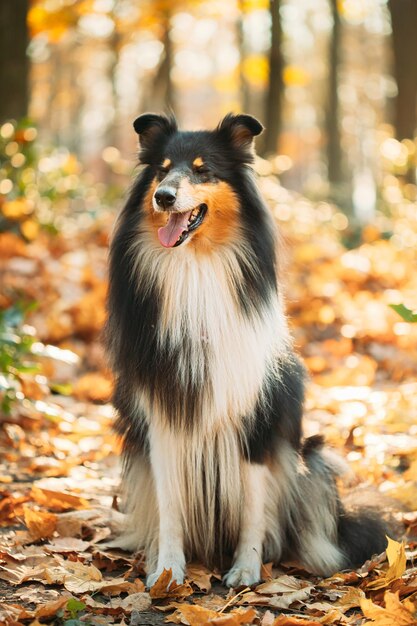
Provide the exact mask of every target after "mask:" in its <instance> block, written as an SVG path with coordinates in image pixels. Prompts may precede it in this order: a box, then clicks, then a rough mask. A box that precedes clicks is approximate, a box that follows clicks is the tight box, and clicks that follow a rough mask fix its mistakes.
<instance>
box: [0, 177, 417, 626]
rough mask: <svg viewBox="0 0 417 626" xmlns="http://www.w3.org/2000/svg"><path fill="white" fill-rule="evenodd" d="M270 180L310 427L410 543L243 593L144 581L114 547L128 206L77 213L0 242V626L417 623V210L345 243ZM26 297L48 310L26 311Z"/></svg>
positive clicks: (200, 575)
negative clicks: (114, 323)
mask: <svg viewBox="0 0 417 626" xmlns="http://www.w3.org/2000/svg"><path fill="white" fill-rule="evenodd" d="M261 184H262V189H263V193H264V195H265V196H266V197H267V198H268V200H269V201H270V203H271V206H272V207H273V211H274V214H275V216H276V218H277V220H278V222H279V223H280V226H281V230H282V231H283V233H284V238H285V240H286V248H287V252H286V254H285V256H286V257H287V258H286V259H285V260H284V268H283V278H284V281H285V283H286V293H287V308H288V313H289V317H290V320H291V327H292V332H293V336H294V340H295V343H296V346H297V349H298V350H299V351H300V353H301V354H302V356H303V358H304V361H305V363H306V365H307V367H308V369H309V371H310V373H311V380H310V383H309V389H308V397H307V402H306V422H305V432H306V434H308V435H311V434H314V433H317V432H320V433H324V434H325V436H326V439H327V442H328V444H329V445H330V446H332V447H333V448H335V449H337V450H338V451H339V452H340V454H341V455H342V456H344V457H345V458H346V460H347V462H348V464H349V466H350V469H351V472H350V473H349V476H348V477H347V479H346V481H345V483H346V484H345V485H343V484H342V485H341V489H342V490H343V489H345V490H348V489H349V488H350V489H352V486H353V487H354V489H355V490H356V491H357V490H359V489H372V490H373V491H374V492H375V493H376V494H379V495H382V496H384V498H386V500H385V501H384V502H388V501H390V502H394V503H395V504H394V510H395V513H394V515H395V517H396V519H397V521H398V522H399V523H400V524H403V525H404V534H403V536H402V538H401V537H397V538H396V539H397V541H395V540H394V539H393V538H391V540H390V541H389V545H388V548H387V553H386V554H385V553H383V554H381V555H377V556H376V557H375V558H374V559H372V560H371V561H369V562H367V563H365V564H364V565H363V567H361V568H360V569H358V570H356V571H344V572H339V573H337V574H335V575H334V576H332V577H331V578H327V579H323V578H320V577H317V576H313V575H312V574H310V573H308V572H306V571H302V570H301V569H300V568H299V567H298V566H297V564H296V563H285V564H281V565H280V566H279V567H272V565H271V564H265V566H264V568H263V576H264V582H263V583H262V584H260V585H255V586H254V587H253V588H252V589H237V590H232V591H230V592H229V591H228V590H227V589H226V588H224V587H223V586H222V584H221V582H220V580H221V576H220V573H219V572H211V571H208V570H207V569H205V568H204V567H203V566H202V565H200V564H193V565H192V566H190V568H189V570H188V578H187V582H186V583H185V584H184V585H180V586H177V585H174V586H172V587H171V588H169V589H168V590H167V586H166V581H164V580H160V581H159V582H157V583H156V585H155V586H154V587H153V588H152V589H151V590H150V591H148V590H146V588H145V585H144V564H143V562H142V560H141V557H140V555H136V556H133V555H130V554H127V553H122V552H117V551H115V550H110V549H109V548H107V547H106V541H109V539H110V538H111V537H112V535H113V534H114V533H115V532H117V528H118V525H119V523H120V515H121V514H120V513H119V512H118V498H119V487H118V485H119V466H118V453H119V448H120V444H119V442H118V441H117V439H116V438H115V436H114V435H113V433H112V421H113V409H112V407H111V404H110V402H109V398H110V395H111V389H112V380H111V375H110V373H109V372H108V371H107V369H106V365H105V359H104V356H103V349H102V346H101V343H100V330H101V328H102V325H103V321H104V319H105V295H106V288H107V285H106V265H107V247H108V235H109V232H110V228H111V222H112V221H113V217H114V216H113V215H110V214H107V213H105V214H104V215H103V216H102V218H100V219H99V220H97V221H96V223H95V224H94V225H93V226H91V225H90V226H87V227H85V226H83V225H82V224H81V223H79V221H77V218H75V217H74V218H73V219H72V220H71V218H68V224H67V226H66V227H65V228H63V229H62V231H61V232H60V233H59V234H57V235H47V234H43V233H41V234H40V235H39V236H38V237H37V238H36V239H35V240H34V241H33V242H32V243H25V242H23V241H22V239H20V238H18V237H17V236H15V235H13V234H11V233H3V234H0V280H1V284H2V290H1V295H0V308H1V309H3V310H4V311H6V313H3V315H2V317H1V328H0V331H1V334H2V339H3V344H2V345H3V347H2V348H1V350H2V351H1V352H0V383H1V384H0V390H1V388H3V409H4V415H3V417H2V418H1V424H0V427H1V428H0V530H1V537H2V539H1V542H0V624H5V625H7V626H17V625H19V624H33V625H35V626H36V625H38V624H40V623H48V622H49V623H51V622H52V623H54V624H67V625H68V626H75V625H77V624H80V625H81V624H140V625H145V624H162V623H165V622H169V623H175V624H191V625H192V626H204V625H206V624H207V625H209V624H216V625H218V626H220V625H222V626H236V625H238V624H260V625H262V626H273V625H274V626H296V625H299V626H306V625H313V626H318V625H319V624H350V625H354V626H359V625H362V624H376V625H377V626H378V625H379V626H390V625H397V624H398V625H411V624H417V612H416V611H417V602H416V601H417V567H415V566H414V559H415V557H416V555H417V382H416V381H417V324H412V323H408V322H407V321H405V320H403V319H402V318H401V317H400V316H399V315H398V313H396V312H395V311H394V310H392V309H391V308H390V307H389V304H390V303H402V302H404V303H405V304H408V306H409V307H411V308H414V309H416V308H417V306H416V305H417V271H416V267H417V265H416V260H417V246H416V245H410V237H412V233H413V232H414V233H415V232H417V217H416V215H417V214H416V211H415V205H414V204H412V203H406V202H404V203H403V204H402V205H401V206H400V205H399V206H398V207H397V211H396V214H395V217H390V218H388V217H381V216H379V217H378V219H377V220H376V222H375V224H374V225H372V226H368V227H367V228H365V229H364V230H363V232H362V240H361V242H360V243H359V245H358V246H357V247H355V248H353V249H347V248H346V247H345V246H344V245H343V243H342V242H343V241H344V240H346V238H347V237H348V229H347V224H346V218H345V217H344V215H343V214H341V213H340V212H338V211H337V210H336V209H334V208H333V207H331V206H330V205H328V204H324V203H319V204H313V203H311V202H308V201H307V200H305V199H304V198H301V197H298V196H296V195H295V194H290V193H289V192H287V191H285V190H284V189H283V188H282V187H280V186H279V184H278V183H277V181H276V179H274V178H273V177H270V176H263V177H262V180H261ZM18 301H19V302H26V303H31V302H35V303H36V306H35V307H32V308H31V309H30V310H29V311H28V312H27V313H26V315H25V317H24V319H22V313H21V311H20V309H19V307H17V306H16V303H17V302H18ZM10 357H11V360H10ZM2 371H3V374H2V373H1V372H2ZM364 493H366V494H367V493H368V491H364ZM366 497H368V496H366ZM383 506H384V508H385V504H384V505H383ZM384 513H385V511H384ZM401 528H402V526H401ZM401 539H402V540H401Z"/></svg>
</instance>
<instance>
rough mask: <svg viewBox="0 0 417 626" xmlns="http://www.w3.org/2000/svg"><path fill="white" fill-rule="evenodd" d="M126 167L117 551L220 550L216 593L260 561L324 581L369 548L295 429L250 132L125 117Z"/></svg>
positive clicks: (113, 339) (256, 130)
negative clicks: (132, 146) (294, 564)
mask: <svg viewBox="0 0 417 626" xmlns="http://www.w3.org/2000/svg"><path fill="white" fill-rule="evenodd" d="M134 128H135V130H136V132H137V133H138V135H139V141H140V163H141V165H142V169H141V171H140V173H139V175H138V177H137V179H136V181H135V182H134V184H133V187H132V189H131V192H130V195H129V198H128V200H127V202H126V204H125V206H124V208H123V210H122V211H121V214H120V216H119V218H118V220H117V222H116V226H115V232H114V235H113V239H112V243H111V250H110V272H109V280H110V286H109V296H108V321H107V325H106V345H107V350H108V354H109V357H110V362H111V366H112V368H113V371H114V374H115V393H114V406H115V408H116V410H117V413H118V418H117V423H116V430H117V432H118V433H119V435H120V436H121V437H122V439H123V461H124V469H123V486H124V493H125V506H126V518H127V522H126V528H125V530H124V533H123V534H122V536H121V537H120V538H119V540H118V545H119V546H120V547H122V548H125V549H128V550H132V551H138V550H144V551H145V554H146V563H147V585H148V586H152V585H153V584H154V583H155V581H156V580H157V579H158V577H159V576H160V574H161V573H162V572H163V570H164V569H171V573H172V580H176V581H177V583H181V582H182V581H183V580H184V575H185V566H186V563H187V561H189V560H190V559H198V560H200V561H202V562H203V563H205V564H206V565H208V566H212V565H213V564H217V565H219V564H220V567H223V564H224V563H225V562H226V561H225V559H226V560H227V555H230V556H233V561H232V565H231V568H230V569H229V571H228V572H227V574H226V575H225V577H224V582H225V584H226V585H228V586H230V587H237V586H239V585H251V584H253V583H255V582H257V581H259V580H260V578H261V565H262V561H263V560H267V561H274V562H279V561H281V560H282V559H292V560H294V559H295V560H297V561H298V562H299V563H300V564H301V566H303V567H304V568H305V569H307V570H309V571H310V572H313V573H315V574H319V575H323V576H326V575H330V574H332V573H334V572H336V571H339V570H340V569H342V568H347V567H353V566H359V565H361V564H362V563H363V562H364V561H365V560H366V559H367V558H369V557H370V556H371V555H372V554H375V553H380V552H382V551H383V550H384V549H385V545H386V542H385V536H384V527H383V524H382V522H381V521H380V520H379V518H378V515H377V514H375V513H372V511H367V510H364V509H362V510H349V511H347V510H345V508H344V506H343V504H342V501H341V499H340V497H339V495H338V491H337V488H336V482H335V478H336V474H337V467H336V466H337V463H334V462H333V460H332V458H331V455H330V454H328V453H327V452H326V450H325V449H324V448H323V440H322V438H321V437H320V436H315V437H310V438H308V439H306V440H304V439H303V437H302V426H301V422H302V412H303V395H304V385H305V372H304V367H303V365H302V364H301V362H300V360H299V358H298V357H297V356H296V355H295V353H294V349H293V347H292V342H291V337H290V334H289V331H288V327H287V321H286V317H285V313H284V307H283V294H282V287H281V284H280V280H279V277H278V257H279V248H280V245H279V238H278V235H277V231H276V226H275V223H274V221H273V219H272V215H271V213H270V211H269V210H268V208H267V207H266V205H265V203H264V201H263V200H262V197H261V195H260V192H259V190H258V188H257V185H256V180H255V176H254V173H253V170H252V168H251V163H252V162H253V159H254V147H253V144H254V138H255V137H256V136H257V135H259V134H260V133H261V131H262V130H263V127H262V125H261V124H260V122H258V120H256V119H255V118H253V117H251V116H249V115H243V114H241V115H233V114H228V115H227V116H226V117H225V118H224V119H223V120H222V121H221V122H220V124H219V125H218V127H217V128H216V129H215V130H212V131H206V130H204V131H193V132H191V131H188V132H187V131H179V130H178V128H177V123H176V121H175V118H174V117H172V116H165V115H156V114H151V113H148V114H144V115H141V116H140V117H138V118H137V119H136V121H135V122H134Z"/></svg>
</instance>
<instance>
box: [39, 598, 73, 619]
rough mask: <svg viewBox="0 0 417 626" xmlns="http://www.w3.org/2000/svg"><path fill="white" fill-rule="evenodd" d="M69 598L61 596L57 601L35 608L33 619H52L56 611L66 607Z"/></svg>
mask: <svg viewBox="0 0 417 626" xmlns="http://www.w3.org/2000/svg"><path fill="white" fill-rule="evenodd" d="M70 598H71V596H63V597H62V598H59V599H58V600H54V601H52V602H47V603H46V604H41V605H39V606H38V607H37V609H36V611H35V617H37V618H41V617H42V618H45V617H53V616H54V615H56V614H57V611H59V610H60V609H62V607H64V606H66V605H67V603H68V600H69V599H70Z"/></svg>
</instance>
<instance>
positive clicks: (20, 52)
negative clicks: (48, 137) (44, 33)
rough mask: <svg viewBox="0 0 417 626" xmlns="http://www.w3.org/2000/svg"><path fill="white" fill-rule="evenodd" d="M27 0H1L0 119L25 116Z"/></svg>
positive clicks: (27, 94)
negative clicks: (0, 94)
mask: <svg viewBox="0 0 417 626" xmlns="http://www.w3.org/2000/svg"><path fill="white" fill-rule="evenodd" d="M27 12H28V0H0V85H1V92H2V96H1V98H0V123H1V122H4V121H5V120H7V119H15V120H18V119H20V118H21V117H25V116H27V111H28V100H29V88H28V75H29V59H28V56H27V54H26V50H27V46H28V43H29V35H28V29H27V23H26V18H27Z"/></svg>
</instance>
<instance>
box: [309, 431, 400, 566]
mask: <svg viewBox="0 0 417 626" xmlns="http://www.w3.org/2000/svg"><path fill="white" fill-rule="evenodd" d="M323 446H324V440H323V438H322V437H321V436H314V437H309V438H308V439H306V440H305V442H304V446H303V457H304V459H305V461H306V463H307V465H308V466H309V465H310V462H309V457H310V455H312V456H316V459H317V456H318V457H319V458H320V459H321V463H322V464H323V465H324V466H325V467H327V470H328V476H329V475H330V476H331V475H332V476H333V480H335V479H336V477H338V476H343V474H346V470H347V465H346V463H345V461H344V460H343V459H341V458H340V457H339V456H338V455H336V454H334V453H332V452H331V451H329V450H327V449H326V448H324V447H323ZM330 476H329V477H330ZM334 494H335V497H336V499H337V504H336V506H335V512H336V516H337V520H335V521H336V527H337V544H338V547H339V549H340V550H341V552H342V553H343V555H344V557H345V562H344V567H345V568H356V567H360V566H361V565H363V563H364V562H365V561H367V560H368V559H370V558H371V557H372V556H373V555H375V554H380V553H381V552H383V551H384V550H385V549H386V547H387V535H389V536H391V537H392V536H396V535H398V534H399V528H398V527H395V524H394V523H393V521H392V519H391V518H390V517H389V513H388V514H387V502H381V500H382V498H381V496H380V495H379V494H377V493H376V492H374V491H372V490H370V489H367V488H356V489H352V490H350V491H349V492H348V493H347V494H346V495H344V496H343V498H340V496H339V495H338V493H337V490H336V486H335V489H334ZM389 504H390V505H391V504H392V503H391V502H390V503H389ZM384 513H385V514H384Z"/></svg>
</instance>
